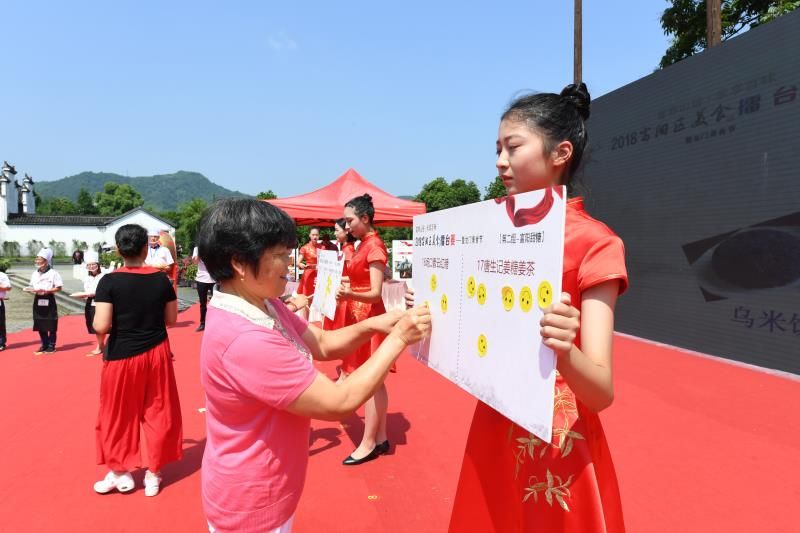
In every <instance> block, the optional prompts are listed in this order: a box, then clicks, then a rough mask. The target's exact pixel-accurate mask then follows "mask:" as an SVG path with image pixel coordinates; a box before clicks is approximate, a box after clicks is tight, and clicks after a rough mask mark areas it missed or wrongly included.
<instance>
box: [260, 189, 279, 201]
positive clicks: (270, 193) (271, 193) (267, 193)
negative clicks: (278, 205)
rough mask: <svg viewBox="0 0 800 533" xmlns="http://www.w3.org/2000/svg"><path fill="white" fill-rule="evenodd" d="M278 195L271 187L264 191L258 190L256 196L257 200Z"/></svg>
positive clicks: (270, 198)
mask: <svg viewBox="0 0 800 533" xmlns="http://www.w3.org/2000/svg"><path fill="white" fill-rule="evenodd" d="M277 197H278V195H277V194H275V193H274V192H272V189H269V190H268V191H266V192H260V193H258V194H257V195H256V198H258V199H259V200H272V199H273V198H277Z"/></svg>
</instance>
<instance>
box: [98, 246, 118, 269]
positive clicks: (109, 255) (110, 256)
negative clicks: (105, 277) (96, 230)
mask: <svg viewBox="0 0 800 533" xmlns="http://www.w3.org/2000/svg"><path fill="white" fill-rule="evenodd" d="M112 261H115V262H116V263H117V266H122V264H123V260H122V256H121V255H119V254H118V253H117V252H116V251H113V250H112V251H110V252H105V253H103V254H101V255H100V266H102V267H105V268H108V266H109V265H110V264H111V262H112Z"/></svg>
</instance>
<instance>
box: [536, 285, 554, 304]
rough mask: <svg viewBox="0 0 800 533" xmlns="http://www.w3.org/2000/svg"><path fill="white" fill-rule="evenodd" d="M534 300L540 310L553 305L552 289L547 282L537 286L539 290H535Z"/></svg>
mask: <svg viewBox="0 0 800 533" xmlns="http://www.w3.org/2000/svg"><path fill="white" fill-rule="evenodd" d="M536 298H537V300H538V303H539V307H540V308H542V309H546V308H548V307H550V304H551V303H553V287H552V286H551V285H550V283H549V282H547V281H543V282H541V283H540V284H539V288H538V289H536Z"/></svg>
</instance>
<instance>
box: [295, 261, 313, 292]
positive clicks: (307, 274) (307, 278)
mask: <svg viewBox="0 0 800 533" xmlns="http://www.w3.org/2000/svg"><path fill="white" fill-rule="evenodd" d="M315 281H317V268H316V267H313V268H306V269H305V270H304V271H303V277H301V278H300V285H299V286H298V287H297V294H303V295H305V296H311V295H312V294H314V282H315Z"/></svg>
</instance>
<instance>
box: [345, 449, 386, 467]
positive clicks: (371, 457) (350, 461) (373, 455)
mask: <svg viewBox="0 0 800 533" xmlns="http://www.w3.org/2000/svg"><path fill="white" fill-rule="evenodd" d="M380 456H381V453H380V452H379V451H378V447H377V446H375V447H374V448H373V449H372V451H371V452H369V453H368V454H367V455H365V456H364V457H362V458H361V459H353V456H352V455H348V456H347V459H345V460H344V461H342V464H343V465H345V466H356V465H360V464H361V463H367V462H369V461H373V460H375V459H377V458H378V457H380Z"/></svg>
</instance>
